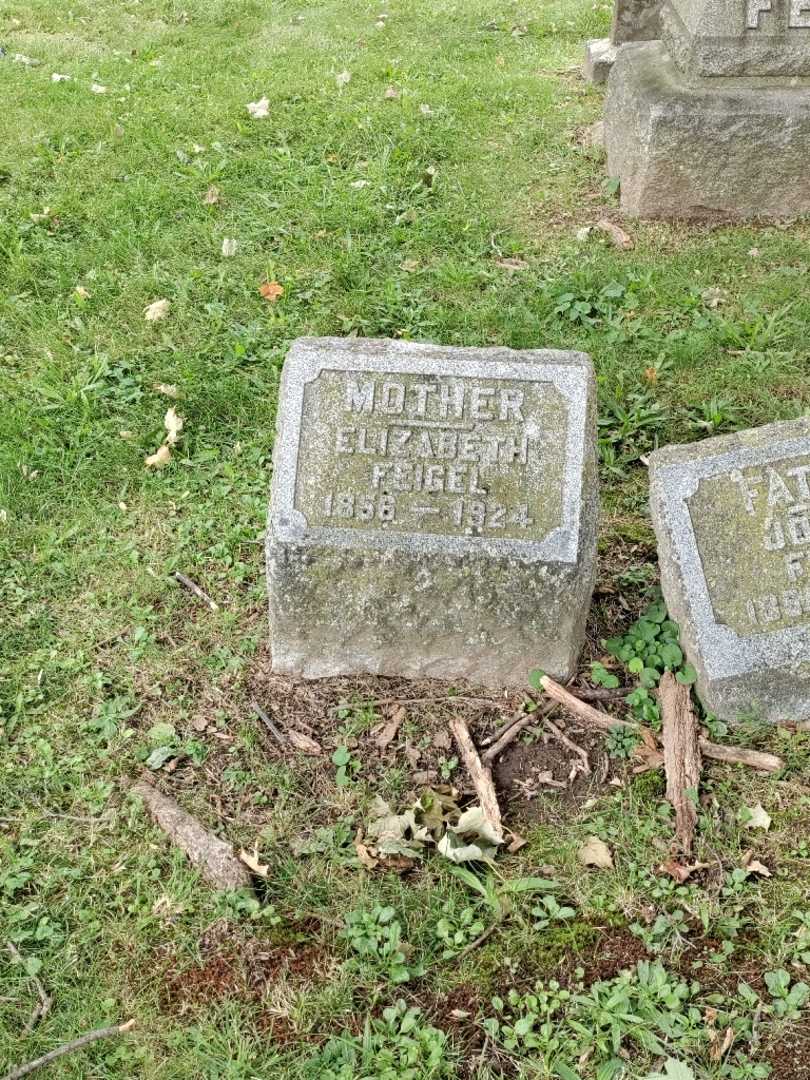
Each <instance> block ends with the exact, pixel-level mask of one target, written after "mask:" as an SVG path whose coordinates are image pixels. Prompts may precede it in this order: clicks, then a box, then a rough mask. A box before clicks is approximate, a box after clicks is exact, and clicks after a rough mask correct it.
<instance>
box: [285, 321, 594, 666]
mask: <svg viewBox="0 0 810 1080" xmlns="http://www.w3.org/2000/svg"><path fill="white" fill-rule="evenodd" d="M595 423H596V421H595V390H594V378H593V371H592V367H591V363H590V361H589V359H588V358H587V357H586V356H584V355H583V354H581V353H562V352H552V351H527V352H514V351H511V350H508V349H466V348H442V347H438V346H432V345H418V344H412V343H405V342H393V341H372V340H365V341H364V340H343V339H301V340H299V341H297V342H295V343H294V344H293V346H292V348H291V350H290V353H289V355H288V357H287V360H286V363H285V365H284V372H283V377H282V384H281V394H280V400H279V406H278V433H277V440H276V447H275V452H274V476H273V487H272V494H271V505H270V515H269V527H268V537H267V573H268V589H269V596H270V637H271V652H272V659H273V668H274V670H275V671H278V672H281V673H284V674H290V675H303V676H304V677H307V678H318V677H323V676H328V675H339V674H354V673H375V674H383V675H405V676H411V677H418V676H436V677H440V678H447V679H469V680H471V681H473V682H476V683H479V684H485V685H492V686H518V685H522V684H525V682H526V679H527V676H528V673H529V671H530V670H531V669H532V668H534V667H541V668H543V669H544V670H546V671H547V672H548V673H549V674H552V675H554V676H555V677H557V678H566V677H568V676H570V675H571V673H572V672H573V670H574V668H575V665H576V660H577V656H578V654H579V651H580V648H581V646H582V641H583V638H584V627H585V618H586V615H587V611H588V606H589V603H590V599H591V594H592V591H593V582H594V574H595V552H596V520H597V480H596V452H595V444H596V433H595Z"/></svg>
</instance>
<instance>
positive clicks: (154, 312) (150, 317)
mask: <svg viewBox="0 0 810 1080" xmlns="http://www.w3.org/2000/svg"><path fill="white" fill-rule="evenodd" d="M170 306H171V305H170V304H169V301H168V300H155V302H154V303H153V304H150V305H149V307H147V308H144V313H143V315H144V318H145V319H146V321H147V322H158V321H159V320H160V319H165V318H166V317H167V315H168V314H169V307H170Z"/></svg>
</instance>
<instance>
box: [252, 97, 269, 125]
mask: <svg viewBox="0 0 810 1080" xmlns="http://www.w3.org/2000/svg"><path fill="white" fill-rule="evenodd" d="M246 108H247V111H248V112H249V113H250V115H251V116H252V117H253V119H254V120H264V118H265V117H267V116H269V115H270V102H269V101H268V99H267V98H266V97H263V98H259V100H258V101H249V102H248V103H247V106H246Z"/></svg>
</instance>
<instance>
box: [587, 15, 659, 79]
mask: <svg viewBox="0 0 810 1080" xmlns="http://www.w3.org/2000/svg"><path fill="white" fill-rule="evenodd" d="M660 11H661V0H615V5H614V8H613V26H612V28H611V31H610V37H609V38H594V39H593V40H592V41H589V42H588V43H587V44H586V46H585V63H584V65H583V68H582V73H583V75H584V76H585V78H586V79H587V80H588V82H593V83H606V82H607V79H608V75H609V74H610V69H611V68H612V67H613V65H614V63H615V62H616V53H617V52H618V49H619V46H621V45H624V44H626V43H627V42H628V41H655V40H656V39H657V38H659V37H660V36H661V22H660Z"/></svg>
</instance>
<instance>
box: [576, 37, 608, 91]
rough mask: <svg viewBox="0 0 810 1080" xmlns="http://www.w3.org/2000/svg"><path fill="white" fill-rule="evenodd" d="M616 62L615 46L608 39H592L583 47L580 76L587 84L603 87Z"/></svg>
mask: <svg viewBox="0 0 810 1080" xmlns="http://www.w3.org/2000/svg"><path fill="white" fill-rule="evenodd" d="M615 62H616V46H615V45H614V44H613V42H612V41H611V40H610V38H594V39H593V40H592V41H589V42H587V44H586V45H585V60H584V63H583V65H582V74H583V76H584V77H585V78H586V79H587V81H588V82H591V83H596V85H597V86H603V85H604V84H605V83H606V82H607V81H608V75H610V69H611V68H612V67H613V65H614V63H615Z"/></svg>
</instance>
